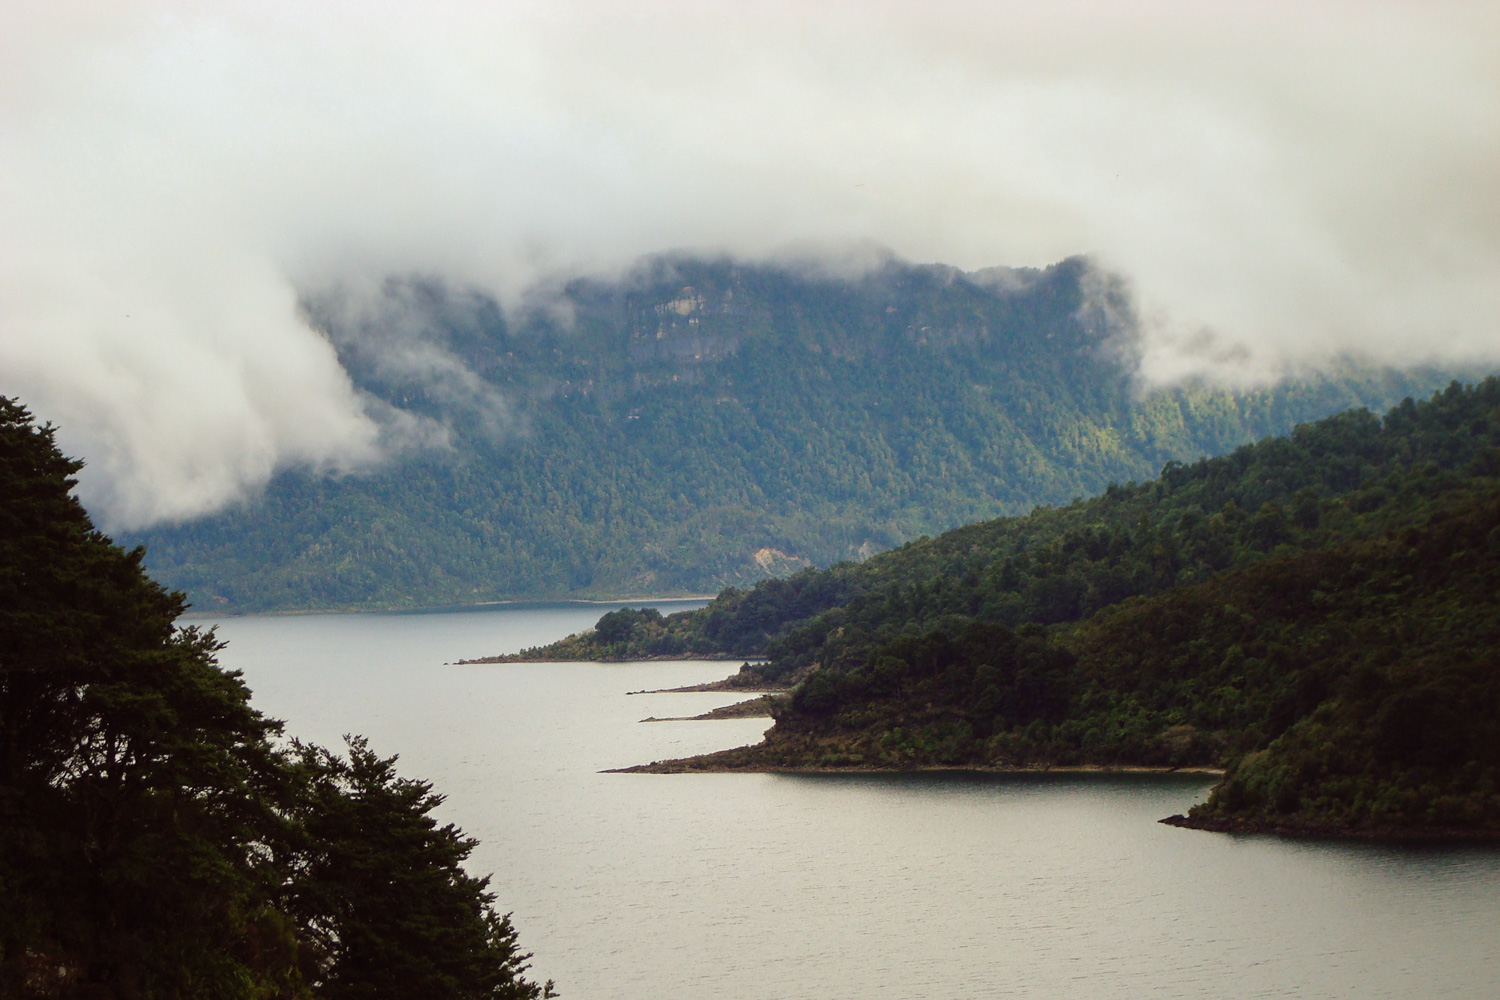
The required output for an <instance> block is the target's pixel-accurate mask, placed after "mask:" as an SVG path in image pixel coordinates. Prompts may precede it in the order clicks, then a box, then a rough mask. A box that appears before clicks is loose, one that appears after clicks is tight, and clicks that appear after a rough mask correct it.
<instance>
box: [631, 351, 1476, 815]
mask: <svg viewBox="0 0 1500 1000" xmlns="http://www.w3.org/2000/svg"><path fill="white" fill-rule="evenodd" d="M833 573H836V574H838V576H837V577H836V578H837V579H838V580H839V581H840V584H839V586H840V587H841V589H842V592H843V595H842V596H841V597H836V598H835V599H834V600H833V601H832V602H831V603H830V605H829V606H827V607H826V608H823V609H817V610H815V611H814V612H813V613H812V614H805V613H803V612H801V611H800V610H799V611H794V612H790V613H788V614H787V615H786V616H784V617H783V618H781V619H780V620H779V621H776V620H775V619H774V618H772V619H771V620H772V622H773V624H772V625H771V627H770V628H766V629H763V630H762V634H763V635H764V636H766V638H765V640H764V643H765V644H764V645H763V646H762V647H761V648H762V649H764V650H765V651H766V652H769V653H770V654H771V657H772V659H771V661H770V662H769V663H768V664H766V665H764V666H756V667H746V668H742V670H741V677H742V678H745V679H746V680H747V681H748V680H749V679H750V678H756V679H759V680H760V681H761V682H764V681H766V680H777V679H780V680H782V681H784V682H787V681H793V682H794V681H798V680H799V679H800V684H798V686H797V687H796V689H795V691H794V693H793V696H792V698H791V700H790V704H789V705H788V706H787V707H786V708H785V709H783V710H782V712H781V714H780V715H779V716H778V719H777V724H776V727H775V728H774V729H773V730H772V732H771V734H770V735H769V737H768V739H767V742H766V743H765V744H764V745H763V746H762V747H759V748H755V749H754V750H752V751H746V752H737V754H738V756H736V757H735V759H734V763H736V764H737V765H738V766H743V765H750V764H754V765H757V766H765V765H775V766H797V765H802V766H805V765H809V764H813V765H821V766H843V765H859V766H882V767H904V766H916V765H985V766H1055V765H1065V764H1114V765H1118V764H1145V765H1160V766H1184V765H1211V766H1227V767H1229V768H1230V771H1229V776H1228V778H1227V780H1226V782H1225V783H1224V785H1223V786H1221V787H1220V788H1219V789H1218V791H1216V792H1215V794H1214V796H1213V797H1212V799H1211V800H1210V802H1209V803H1208V804H1207V805H1206V806H1205V807H1204V808H1202V809H1200V810H1199V811H1198V814H1197V817H1196V818H1197V819H1198V820H1201V821H1203V822H1205V823H1211V822H1215V821H1226V822H1227V821H1231V820H1234V821H1240V822H1245V823H1264V824H1267V825H1272V826H1275V825H1286V824H1289V823H1290V824H1293V825H1299V826H1301V827H1303V828H1307V829H1329V830H1357V829H1365V830H1378V829H1387V828H1389V829H1402V830H1413V829H1420V828H1433V827H1445V828H1467V829H1486V830H1492V831H1493V830H1496V829H1497V828H1500V721H1497V720H1500V659H1497V658H1496V654H1495V649H1496V648H1500V624H1497V623H1500V380H1495V379H1490V380H1487V381H1486V382H1484V383H1482V384H1480V385H1477V386H1474V387H1472V388H1468V389H1466V388H1463V387H1461V386H1458V385H1456V384H1455V385H1453V386H1451V387H1449V388H1448V389H1447V390H1444V391H1443V392H1441V393H1439V394H1437V395H1436V396H1434V397H1433V398H1432V399H1431V400H1429V401H1427V402H1425V403H1422V404H1417V403H1413V402H1410V401H1408V402H1406V403H1403V404H1401V405H1400V406H1398V407H1396V408H1395V409H1394V410H1392V411H1391V412H1390V413H1389V414H1387V415H1386V416H1385V418H1384V419H1383V420H1376V419H1375V418H1373V417H1371V416H1370V415H1369V414H1367V413H1362V412H1354V413H1349V414H1344V415H1341V416H1337V417H1334V418H1330V419H1328V420H1325V421H1321V422H1319V423H1317V424H1313V425H1308V426H1304V427H1299V428H1298V429H1297V430H1296V431H1295V432H1294V433H1293V434H1292V435H1290V436H1289V437H1287V438H1279V439H1271V440H1267V441H1263V442H1261V443H1259V444H1257V445H1254V446H1249V447H1246V448H1242V449H1239V450H1238V451H1236V452H1234V453H1233V454H1231V455H1228V456H1224V457H1222V458H1218V459H1210V460H1205V461H1201V462H1198V463H1195V464H1194V465H1191V466H1180V465H1175V464H1174V465H1169V466H1168V467H1167V468H1166V470H1165V471H1164V473H1163V475H1162V476H1161V478H1160V479H1158V480H1156V481H1154V482H1149V483H1145V484H1142V485H1140V486H1134V487H1113V488H1111V489H1109V490H1107V491H1106V492H1105V494H1104V495H1102V496H1100V497H1097V498H1095V499H1094V500H1091V501H1088V502H1084V503H1078V504H1074V505H1071V506H1070V507H1067V508H1063V509H1057V510H1041V511H1038V512H1036V513H1034V514H1032V515H1031V516H1030V517H1027V518H1021V519H1013V520H1002V521H996V522H990V523H988V524H979V525H973V526H970V527H967V528H962V529H959V530H957V531H953V532H949V533H948V534H946V535H943V536H941V537H939V538H937V539H933V540H930V541H926V542H921V543H917V544H913V545H910V546H907V547H905V548H903V549H902V550H899V551H897V552H892V553H889V554H887V555H884V556H879V557H876V558H875V559H872V560H870V561H869V562H867V563H865V564H863V565H862V566H860V567H842V568H836V570H835V571H833ZM829 575H830V576H831V575H832V574H829ZM777 586H778V587H780V588H783V589H780V590H777V591H774V592H775V593H778V594H780V595H782V596H783V597H789V596H790V594H791V592H792V590H795V589H797V588H800V589H801V591H802V592H810V591H815V590H817V589H818V588H819V587H829V586H830V585H829V584H828V583H827V581H826V580H823V581H820V579H819V574H816V573H814V574H809V575H807V576H806V577H805V578H803V579H802V580H800V581H789V582H788V583H787V584H781V585H777ZM830 590H831V588H830ZM767 591H768V594H767V596H768V597H769V596H770V593H771V592H772V590H771V587H770V586H767ZM825 592H826V591H825ZM715 603H716V604H717V603H718V602H715ZM745 603H746V598H745V596H744V595H740V594H732V595H728V596H727V598H726V599H724V604H723V606H722V607H719V608H715V607H714V606H713V605H710V607H709V608H706V609H704V610H702V611H698V612H690V613H687V614H684V615H681V616H672V617H671V618H667V619H665V620H664V621H663V622H662V623H661V625H660V626H659V627H661V628H664V629H672V630H675V631H676V632H677V633H678V634H680V635H681V636H683V637H684V642H685V644H687V645H689V646H690V647H691V644H692V641H693V639H694V636H696V635H698V634H702V633H704V632H706V622H707V621H708V620H710V616H711V615H712V614H714V613H717V614H719V615H720V616H721V617H722V616H724V615H730V616H732V615H734V614H735V613H736V610H737V609H739V608H741V607H743V606H744V604H745ZM787 606H788V607H792V606H794V605H792V604H791V602H790V601H789V602H788V605H787ZM758 620H762V621H764V620H765V619H758ZM719 627H721V628H722V625H720V626H719ZM616 641H617V642H620V641H623V642H625V643H628V642H629V641H630V640H629V638H628V637H627V638H626V639H624V640H618V639H617V640H616ZM705 641H710V640H705ZM745 652H746V653H749V652H752V650H749V649H746V650H745ZM726 760H727V758H726Z"/></svg>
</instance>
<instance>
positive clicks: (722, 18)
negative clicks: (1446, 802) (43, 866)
mask: <svg viewBox="0 0 1500 1000" xmlns="http://www.w3.org/2000/svg"><path fill="white" fill-rule="evenodd" d="M1497 37H1500V11H1497V9H1496V8H1495V6H1494V5H1493V4H1488V3H1472V4H1469V3H1432V4H1407V3H1389V4H1384V3H1375V2H1360V3H1357V4H1356V3H1330V2H1312V3H1297V4H1291V3H1287V4H1277V3H1270V4H1268V3H1263V2H1260V3H1224V4H1213V5H1205V4H1201V3H1186V2H1173V3H1152V2H1146V3H1141V4H1130V5H1122V4H1116V3H1104V2H1102V0H1098V2H1073V3H1067V2H1064V3H1061V4H1047V5H1038V4H1030V3H1019V2H1015V3H1004V2H1001V3H991V4H977V3H960V2H941V0H940V2H936V3H926V4H921V5H913V4H908V3H897V2H894V0H893V2H890V3H884V4H882V3H878V2H877V3H857V4H856V3H842V4H841V3H831V4H818V5H806V4H790V3H787V4H777V3H763V4H753V5H751V4H728V3H723V4H720V3H692V4H688V3H673V4H667V3H657V4H629V5H621V4H613V3H604V2H598V3H519V2H518V3H510V4H489V3H478V2H473V3H445V2H441V0H439V2H435V3H431V4H423V5H395V4H383V3H354V2H329V3H321V4H302V3H291V2H289V0H288V2H281V3H278V2H270V3H264V4H255V5H246V4H228V3H209V2H181V3H175V4H174V3H166V4H163V3H154V4H149V5H148V4H135V5H132V4H113V5H97V4H87V3H71V4H70V3H67V2H48V3H31V2H26V0H15V2H12V3H7V4H6V5H4V7H3V9H0V391H3V392H6V393H17V394H20V395H22V396H23V397H24V398H25V399H26V400H27V401H28V402H29V403H31V404H32V405H33V406H34V407H35V408H36V409H37V410H38V411H39V412H40V413H41V414H42V415H44V416H45V417H48V418H51V419H53V420H56V421H57V422H58V423H59V424H60V425H61V426H62V428H63V438H64V443H65V444H66V445H67V446H68V447H69V448H70V449H71V450H73V451H74V452H76V453H79V454H82V455H83V456H84V457H86V458H87V459H88V460H89V462H90V468H89V470H88V471H87V472H86V479H85V487H86V491H87V492H86V497H87V499H88V500H89V502H90V503H92V504H94V505H95V506H96V507H97V508H98V509H99V510H100V511H101V512H103V513H104V514H105V515H106V520H107V521H108V522H109V523H111V524H112V525H115V526H128V525H136V524H142V523H147V522H149V521H152V520H157V519H162V518H182V517H190V516H194V515H196V514H199V513H202V512H204V511H208V510H212V509H214V508H216V507H218V506H221V505H222V504H224V503H227V502H230V501H232V500H233V499H234V498H236V497H239V496H243V495H245V493H246V492H247V491H251V490H254V489H255V488H256V487H257V486H258V485H259V484H260V483H263V482H264V481H265V479H266V478H267V477H268V476H269V475H271V474H272V473H273V472H274V470H275V469H276V468H278V467H283V466H286V465H292V464H302V465H310V466H313V467H316V468H324V469H328V470H343V471H348V470H355V469H358V468H362V467H367V466H368V465H369V464H370V463H374V462H378V461H380V460H381V459H382V457H383V456H384V455H387V454H389V453H390V451H391V450H392V449H396V448H400V447H410V446H427V445H430V444H431V443H432V442H434V441H437V440H439V439H440V438H441V427H434V426H433V425H432V424H431V423H430V422H424V420H425V419H426V418H423V417H421V416H420V415H414V414H411V413H405V414H404V415H403V413H404V411H403V413H397V412H393V411H392V409H391V408H390V404H389V403H377V402H375V401H374V400H373V399H372V398H371V397H370V396H368V394H365V393H362V392H361V391H360V390H359V389H357V388H356V387H355V385H354V384H353V382H352V381H351V378H350V376H349V373H348V371H347V370H346V368H345V366H344V365H343V364H341V363H340V353H341V352H342V353H344V354H345V356H346V358H347V355H348V353H349V352H350V351H351V350H364V351H365V353H366V354H367V355H369V356H371V357H375V358H377V359H381V360H380V363H383V364H386V365H395V366H397V367H400V366H403V365H404V366H406V372H407V375H409V376H412V377H415V376H416V375H418V374H422V373H425V375H424V377H426V378H427V379H428V381H429V383H430V384H431V385H433V386H435V387H438V389H439V390H441V391H443V392H447V393H449V394H450V395H451V396H452V397H453V398H454V399H455V400H460V399H466V400H467V402H466V403H465V404H464V405H467V406H471V407H477V408H478V410H476V411H475V412H483V413H487V414H488V415H489V416H488V418H487V419H492V420H493V422H494V428H495V432H496V433H502V434H503V433H506V432H507V430H506V428H507V421H508V420H509V419H510V417H509V415H508V411H507V410H506V405H505V401H504V400H502V399H498V398H497V397H494V396H493V395H492V394H490V392H489V391H488V390H487V389H486V388H485V387H484V386H483V385H481V384H478V383H476V382H472V381H470V377H471V376H472V372H468V369H467V368H466V367H464V365H463V364H462V363H461V362H458V361H456V359H455V358H454V357H452V356H451V354H448V355H445V353H444V350H443V349H442V348H441V345H440V343H438V342H437V341H432V340H430V339H423V338H422V337H420V336H419V337H415V338H413V337H412V336H404V335H394V334H391V332H390V329H388V328H387V327H386V326H385V325H384V320H385V319H389V318H390V317H389V316H385V317H384V318H382V317H380V316H379V315H377V314H376V313H371V312H370V311H369V310H370V309H371V308H373V307H372V306H370V305H369V304H368V303H366V304H363V305H362V304H360V302H359V301H356V300H355V299H353V298H348V297H347V295H346V298H345V300H344V305H343V307H342V308H344V309H345V311H346V312H345V318H346V319H347V318H349V317H355V318H356V319H357V318H359V317H360V316H363V317H364V319H363V320H361V321H360V322H354V323H346V324H345V326H344V327H343V329H348V330H363V331H365V332H364V333H363V334H362V335H361V337H362V338H364V339H363V340H362V341H361V342H362V343H367V344H368V345H369V346H366V347H362V348H361V347H358V345H355V344H353V343H350V342H345V343H343V344H335V343H331V342H330V340H329V339H328V337H326V336H325V335H324V333H323V332H322V331H320V330H319V329H316V328H315V327H314V325H313V324H312V323H310V322H309V319H308V314H307V313H306V312H305V311H304V310H303V309H302V308H301V307H300V304H302V303H305V302H307V301H309V300H318V299H319V297H320V296H321V297H323V300H325V301H327V300H328V297H329V296H330V295H337V294H345V293H347V290H349V289H361V288H362V289H378V288H380V287H381V285H380V282H381V281H382V280H383V279H385V278H386V277H387V276H389V275H392V274H410V273H422V274H433V275H439V276H442V277H443V278H445V279H447V280H448V281H450V282H451V283H452V284H453V285H454V286H455V287H463V286H466V285H473V286H476V287H480V288H483V289H486V290H487V291H489V292H491V293H493V294H495V295H497V296H498V297H500V298H501V300H502V301H506V302H516V301H519V300H520V298H521V296H522V295H523V293H524V292H525V290H526V289H527V288H529V287H532V286H533V285H534V284H535V283H537V282H538V281H541V280H544V279H555V278H556V276H557V275H559V274H577V273H585V272H611V271H615V272H618V271H620V270H621V269H623V268H625V267H627V266H628V264H629V262H630V261H632V260H633V259H635V258H636V257H637V256H639V255H641V254H645V253H651V252H656V251H661V250H665V249H675V248H696V249H701V250H703V251H705V252H726V253H731V254H735V255H738V256H741V257H747V258H770V257H774V256H776V255H778V254H783V253H785V252H786V248H787V247H789V246H791V247H795V248H796V249H795V250H794V251H792V255H793V256H798V255H800V256H803V257H806V256H809V255H810V256H813V257H815V258H817V259H820V260H826V261H829V262H830V263H828V264H827V265H826V266H827V267H830V268H834V269H838V268H850V267H854V268H857V267H858V266H859V265H858V262H859V261H860V260H861V259H864V258H868V259H877V258H878V255H876V254H872V253H870V252H869V251H868V250H866V249H862V248H867V247H869V246H880V247H889V248H891V249H892V250H893V251H894V252H895V253H897V254H899V255H900V256H902V257H906V258H909V259H913V260H918V261H942V262H944V263H949V264H954V265H958V266H961V267H965V268H978V267H985V266H989V265H996V264H1003V265H1016V266H1020V265H1026V266H1037V265H1045V264H1047V263H1051V262H1053V261H1055V260H1058V259H1060V258H1062V257H1066V256H1069V255H1073V254H1078V253H1086V254H1090V255H1092V256H1093V257H1094V259H1095V260H1096V261H1098V262H1099V263H1100V264H1101V265H1102V266H1104V267H1106V268H1108V269H1110V270H1112V271H1114V272H1117V273H1118V274H1120V275H1121V276H1123V278H1124V280H1126V281H1127V282H1128V285H1129V288H1130V289H1131V292H1132V295H1133V308H1132V309H1131V313H1132V314H1133V315H1134V316H1135V317H1137V319H1138V321H1139V325H1140V328H1141V332H1142V334H1143V336H1144V338H1145V340H1144V342H1143V345H1142V365H1143V371H1144V372H1145V374H1146V375H1147V376H1148V377H1149V378H1152V379H1155V380H1158V381H1170V380H1173V379H1177V378H1182V377H1187V376H1191V375H1204V374H1207V375H1209V376H1212V377H1219V378H1229V379H1236V380H1242V381H1243V380H1253V379H1264V378H1270V377H1274V375H1275V374H1276V373H1278V372H1281V371H1285V370H1288V369H1289V368H1295V367H1298V366H1316V365H1319V364H1326V363H1331V362H1333V361H1335V360H1337V359H1340V358H1344V357H1349V356H1358V357H1362V358H1365V359H1368V360H1372V361H1388V362H1396V363H1401V362H1416V361H1438V362H1443V361H1447V362H1467V361H1479V360H1495V359H1497V358H1500V280H1497V278H1496V277H1495V276H1496V275H1497V274H1500V186H1497V185H1496V184H1495V183H1494V177H1495V170H1496V167H1497V164H1500V124H1497V123H1500V57H1497V56H1496V54H1495V49H1496V47H1495V46H1494V44H1493V40H1494V39H1495V38H1497ZM829 247H841V248H848V247H855V248H857V249H856V250H853V251H849V250H840V251H839V252H838V253H831V252H829V251H828V250H827V248H829ZM808 248H813V250H815V251H816V252H813V253H811V254H809V252H808ZM818 248H823V249H818ZM341 289H342V290H344V292H340V290H341ZM370 301H374V300H370ZM385 305H386V306H389V305H390V303H389V301H387V302H386V303H385ZM361 310H364V312H361ZM397 327H399V324H396V326H395V327H392V328H391V329H396V328H397ZM410 332H411V331H410V330H408V331H407V333H408V334H409V333H410ZM371 352H373V353H371ZM466 372H468V374H467V375H466V374H465V373H466ZM413 442H416V445H413ZM424 442H425V444H424Z"/></svg>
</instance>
